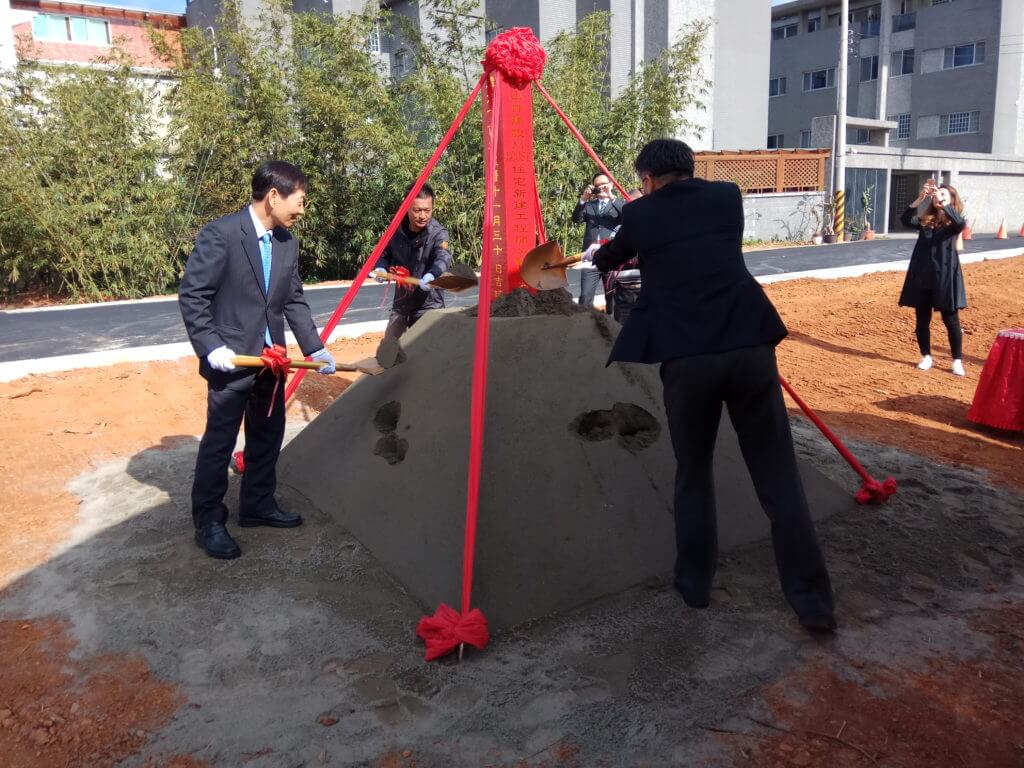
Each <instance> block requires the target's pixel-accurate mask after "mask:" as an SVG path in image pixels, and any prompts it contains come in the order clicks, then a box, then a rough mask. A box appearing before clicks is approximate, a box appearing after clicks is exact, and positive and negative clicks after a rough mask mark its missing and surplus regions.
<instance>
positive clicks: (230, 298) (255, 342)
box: [178, 207, 324, 379]
mask: <svg viewBox="0 0 1024 768" xmlns="http://www.w3.org/2000/svg"><path fill="white" fill-rule="evenodd" d="M271 242H272V245H271V248H272V261H271V268H270V290H269V291H266V290H264V280H263V262H262V260H261V258H260V246H259V241H258V240H257V239H256V232H255V231H254V229H253V224H252V217H251V216H250V214H249V208H248V207H245V208H243V209H242V210H241V211H238V212H237V213H232V214H229V215H228V216H224V217H223V218H220V219H217V220H216V221H214V222H212V223H210V224H207V225H206V226H205V227H203V230H202V231H201V232H200V233H199V236H198V237H197V238H196V242H195V246H194V247H193V249H192V253H191V255H189V257H188V262H187V263H186V264H185V276H184V277H183V278H182V280H181V286H180V287H179V289H178V305H179V307H180V308H181V317H182V319H183V320H184V321H185V330H186V331H188V338H189V341H191V342H192V348H193V349H195V351H196V354H197V355H198V356H199V360H200V364H199V372H200V373H201V374H202V375H203V376H204V377H205V378H207V379H210V378H223V377H228V378H232V377H238V376H244V375H247V374H249V373H251V372H252V371H251V369H249V370H246V369H242V370H239V371H232V372H231V373H229V374H223V373H219V372H217V371H213V370H212V369H211V368H210V367H209V364H208V363H207V362H206V356H207V355H208V354H209V353H210V352H211V351H213V350H214V349H216V348H217V347H220V346H224V345H226V346H228V347H230V348H231V349H232V350H234V351H235V352H236V353H237V354H239V355H258V354H260V352H262V351H263V347H264V346H265V344H266V342H265V340H264V336H263V333H264V330H265V329H266V328H267V327H269V328H270V338H271V340H273V342H274V343H275V344H281V345H284V343H285V336H284V320H285V318H288V325H289V327H290V328H291V329H292V333H294V334H295V339H296V341H298V343H299V346H300V347H301V348H302V352H303V354H306V355H309V354H312V353H313V352H316V351H317V350H319V349H322V348H323V346H324V345H323V342H321V341H320V336H319V335H318V334H317V331H316V326H315V325H314V324H313V317H312V314H311V313H310V311H309V305H308V304H307V303H306V299H305V297H304V296H303V295H302V280H301V279H299V259H298V250H299V247H298V241H297V240H296V239H295V238H294V237H293V236H292V235H291V233H290V232H288V230H286V229H284V228H283V227H275V228H274V231H273V235H272V241H271Z"/></svg>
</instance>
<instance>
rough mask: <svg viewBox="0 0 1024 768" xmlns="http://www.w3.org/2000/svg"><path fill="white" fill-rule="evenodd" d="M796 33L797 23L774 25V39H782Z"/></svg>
mask: <svg viewBox="0 0 1024 768" xmlns="http://www.w3.org/2000/svg"><path fill="white" fill-rule="evenodd" d="M796 33H797V25H796V24H786V25H785V26H780V27H772V40H782V39H783V38H785V37H796ZM762 34H763V33H762ZM762 39H763V38H762Z"/></svg>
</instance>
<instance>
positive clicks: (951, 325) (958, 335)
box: [914, 303, 964, 360]
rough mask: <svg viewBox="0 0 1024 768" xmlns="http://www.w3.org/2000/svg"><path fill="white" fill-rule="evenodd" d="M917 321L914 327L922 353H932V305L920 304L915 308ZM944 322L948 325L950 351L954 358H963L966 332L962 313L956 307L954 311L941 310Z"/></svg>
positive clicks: (918, 346)
mask: <svg viewBox="0 0 1024 768" xmlns="http://www.w3.org/2000/svg"><path fill="white" fill-rule="evenodd" d="M914 312H915V314H916V316H917V317H916V319H917V323H916V325H915V327H914V334H915V335H916V336H917V348H918V349H919V350H921V354H922V355H930V354H931V353H932V329H931V324H932V307H931V304H930V303H929V304H928V305H926V306H919V307H916V308H915V309H914ZM939 314H940V315H942V323H943V325H945V326H946V334H947V335H948V336H949V351H950V354H951V355H952V357H953V359H954V360H962V359H963V356H964V332H963V329H962V328H961V327H960V313H959V312H957V311H956V310H955V309H954V310H953V311H952V312H940V313H939Z"/></svg>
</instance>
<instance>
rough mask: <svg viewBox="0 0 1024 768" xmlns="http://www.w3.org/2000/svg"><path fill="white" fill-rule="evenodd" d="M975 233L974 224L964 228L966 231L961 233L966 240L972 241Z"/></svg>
mask: <svg viewBox="0 0 1024 768" xmlns="http://www.w3.org/2000/svg"><path fill="white" fill-rule="evenodd" d="M975 221H977V219H975ZM973 232H974V226H973V225H972V224H968V225H967V226H966V227H964V231H963V232H962V233H961V235H962V236H963V238H964V240H970V239H971V234H972V233H973Z"/></svg>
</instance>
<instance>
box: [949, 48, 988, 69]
mask: <svg viewBox="0 0 1024 768" xmlns="http://www.w3.org/2000/svg"><path fill="white" fill-rule="evenodd" d="M984 62H985V44H984V43H968V44H967V45H957V46H954V47H952V48H945V49H943V51H942V68H943V69H956V68H957V67H971V66H974V65H975V64H983V63H984Z"/></svg>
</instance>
